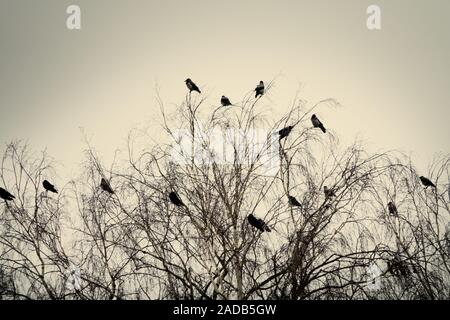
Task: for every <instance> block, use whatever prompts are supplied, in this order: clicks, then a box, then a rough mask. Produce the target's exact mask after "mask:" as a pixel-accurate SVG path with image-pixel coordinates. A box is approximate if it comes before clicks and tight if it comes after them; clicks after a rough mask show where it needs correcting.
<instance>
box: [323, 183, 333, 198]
mask: <svg viewBox="0 0 450 320" xmlns="http://www.w3.org/2000/svg"><path fill="white" fill-rule="evenodd" d="M323 193H324V194H325V197H327V198H328V197H334V196H335V195H336V193H335V192H334V190H333V189H329V188H328V187H327V186H323Z"/></svg>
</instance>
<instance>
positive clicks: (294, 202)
mask: <svg viewBox="0 0 450 320" xmlns="http://www.w3.org/2000/svg"><path fill="white" fill-rule="evenodd" d="M288 199H289V204H290V205H291V206H294V207H301V206H302V204H301V203H300V202H298V200H297V199H295V197H293V196H289V195H288Z"/></svg>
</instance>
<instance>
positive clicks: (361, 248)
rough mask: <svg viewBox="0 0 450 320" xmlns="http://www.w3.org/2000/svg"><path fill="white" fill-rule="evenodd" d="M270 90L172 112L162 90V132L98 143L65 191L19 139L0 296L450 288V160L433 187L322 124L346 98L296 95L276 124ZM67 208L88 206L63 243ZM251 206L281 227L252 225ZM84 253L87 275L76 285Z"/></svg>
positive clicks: (10, 164) (77, 211)
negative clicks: (119, 143)
mask: <svg viewBox="0 0 450 320" xmlns="http://www.w3.org/2000/svg"><path fill="white" fill-rule="evenodd" d="M271 86H272V83H270V84H268V85H267V86H266V95H269V94H270V88H271ZM263 99H265V96H262V97H258V98H257V99H255V98H254V97H253V93H252V92H249V93H248V94H247V95H246V96H245V97H244V98H243V99H242V101H241V102H240V103H236V104H234V105H233V106H227V107H222V106H208V105H207V99H206V98H204V96H202V95H198V94H196V93H192V94H187V95H186V97H185V99H184V101H183V103H181V104H179V105H178V106H177V108H176V110H174V111H172V112H168V111H167V109H166V107H165V105H164V103H163V101H162V99H160V98H159V96H158V104H159V107H160V110H161V119H162V121H161V124H162V126H161V127H162V132H163V133H164V137H163V138H160V140H159V141H158V142H157V143H152V144H150V143H148V142H146V143H142V141H143V140H144V141H149V140H150V139H147V138H148V137H146V136H145V135H142V136H139V135H136V134H130V136H129V139H128V147H127V150H126V151H127V152H126V154H127V156H126V157H125V159H122V160H117V161H116V160H115V161H114V163H113V164H112V165H111V166H109V167H107V166H105V165H104V164H103V163H102V161H101V160H100V157H99V156H98V155H97V154H96V152H95V150H94V148H92V147H91V146H90V145H89V144H87V150H86V162H85V163H84V165H83V167H82V169H83V170H82V174H81V175H80V177H78V178H77V179H75V180H74V181H72V182H70V183H69V184H68V186H67V188H66V189H65V190H63V192H61V193H60V194H58V195H57V196H56V197H53V196H52V197H50V196H49V195H47V194H46V193H43V191H42V189H41V187H40V183H41V180H42V177H43V176H44V175H47V174H48V172H51V171H52V167H51V163H50V162H48V160H47V156H46V155H45V154H44V155H43V156H42V157H39V158H38V157H32V156H30V155H28V154H27V153H26V152H27V150H28V148H27V147H26V146H23V145H21V144H18V143H13V144H11V145H9V146H8V147H7V148H6V151H5V156H4V160H3V163H2V171H1V177H0V178H1V179H2V183H3V185H4V186H7V187H8V188H10V189H11V192H14V193H15V194H16V195H17V199H16V200H15V201H14V202H9V203H5V205H4V206H3V211H2V216H1V219H2V229H1V238H0V241H1V243H0V250H1V260H0V261H1V266H2V268H1V269H0V272H1V273H0V284H2V287H1V288H8V289H7V290H6V291H5V290H3V291H2V290H0V295H3V296H8V297H12V298H20V297H24V298H50V299H59V298H65V299H69V298H71V299H293V300H298V299H448V298H449V296H450V291H449V290H450V279H449V276H450V273H449V268H448V263H449V249H450V231H449V230H448V229H446V225H447V224H448V222H449V213H450V212H449V196H450V195H449V194H448V192H449V182H448V181H449V163H450V157H449V156H448V155H443V156H440V157H439V158H437V159H436V160H435V161H434V162H433V165H432V166H431V167H430V170H429V172H427V176H428V177H429V178H430V179H431V180H432V181H433V182H434V183H435V184H436V186H437V188H436V189H434V188H428V189H424V188H423V187H422V185H421V182H420V180H419V178H418V176H419V175H420V174H419V173H418V172H417V170H416V169H415V168H414V166H413V165H412V163H411V161H410V160H409V159H408V157H406V156H404V155H403V154H401V153H400V152H386V153H375V154H374V153H369V152H367V151H365V149H364V146H363V144H362V143H361V142H355V143H353V144H352V145H350V146H347V147H345V146H342V145H341V143H340V142H339V140H338V138H337V137H336V136H337V135H336V133H335V132H334V131H333V130H332V129H331V128H327V129H328V130H327V132H326V133H323V132H322V131H321V130H319V129H317V128H314V127H313V125H312V123H311V116H312V114H314V113H321V114H323V115H324V114H325V111H326V112H327V113H328V112H332V111H333V110H332V109H331V108H330V107H332V106H336V105H338V103H337V102H336V101H334V100H332V99H326V100H323V101H319V102H318V103H315V104H309V103H307V102H306V101H303V100H300V99H295V101H294V102H293V104H292V106H291V107H290V110H289V112H287V113H286V114H285V115H284V116H282V117H281V118H280V119H279V120H278V121H274V120H272V118H271V114H270V110H267V109H265V108H264V106H263V103H262V101H264V100H263ZM322 120H326V119H322ZM324 122H325V121H324ZM325 125H326V122H325ZM288 126H292V130H291V131H290V134H289V135H287V136H286V137H283V138H282V139H280V135H279V133H278V131H279V130H280V129H282V128H285V127H288ZM36 159H40V160H36ZM102 179H105V181H108V183H109V184H110V186H111V188H112V190H113V193H110V192H105V191H104V190H102V188H100V181H101V180H102ZM325 187H326V188H325ZM324 189H326V191H324ZM170 192H175V193H176V194H177V195H178V196H179V197H180V199H181V200H182V203H183V204H182V205H180V204H178V205H176V204H174V203H172V202H171V201H170V200H169V197H168V195H169V193H170ZM288 196H293V197H295V198H296V199H297V200H298V202H299V204H300V205H299V206H293V205H291V204H290V203H289V198H288ZM68 200H72V201H68ZM68 202H70V203H68ZM390 202H391V203H392V204H395V206H396V208H397V213H396V214H391V213H390V212H389V209H388V203H390ZM67 211H70V212H71V213H72V217H74V216H76V219H72V220H73V221H71V224H70V226H66V227H65V228H64V234H67V235H70V236H69V237H70V239H71V243H73V246H68V245H64V246H63V242H62V240H61V234H62V232H61V231H62V227H63V215H64V213H65V212H67ZM249 214H254V215H255V216H256V217H258V218H259V219H262V220H263V221H264V222H265V224H266V225H267V226H268V228H269V229H270V230H271V232H261V231H259V230H257V229H256V228H253V227H252V226H251V225H250V224H249V223H248V221H247V216H248V215H249ZM69 253H70V254H69ZM71 264H73V265H76V266H77V268H79V271H80V272H79V277H80V279H79V280H80V281H79V285H78V286H75V288H72V289H73V290H68V288H67V285H65V283H67V279H68V276H67V269H68V268H69V266H70V265H71ZM373 268H376V270H379V273H378V274H375V275H374V273H373V270H374V269H373ZM3 279H7V280H3ZM3 283H5V284H3ZM6 283H7V284H6ZM3 292H7V294H6V295H5V294H4V293H3Z"/></svg>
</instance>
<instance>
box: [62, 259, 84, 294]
mask: <svg viewBox="0 0 450 320" xmlns="http://www.w3.org/2000/svg"><path fill="white" fill-rule="evenodd" d="M66 277H67V280H66V289H67V290H69V291H79V290H81V273H80V269H79V268H78V267H77V266H75V265H74V264H70V266H69V268H67V270H66Z"/></svg>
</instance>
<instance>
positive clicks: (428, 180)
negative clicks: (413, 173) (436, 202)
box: [419, 176, 436, 189]
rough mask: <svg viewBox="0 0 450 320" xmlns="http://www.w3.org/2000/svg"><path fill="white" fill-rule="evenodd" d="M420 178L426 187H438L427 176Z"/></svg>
mask: <svg viewBox="0 0 450 320" xmlns="http://www.w3.org/2000/svg"><path fill="white" fill-rule="evenodd" d="M419 179H420V181H421V182H422V184H423V185H424V186H425V189H426V188H428V187H433V188H436V186H435V185H434V183H433V182H431V180H430V179H428V178H425V177H424V176H420V177H419Z"/></svg>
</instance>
